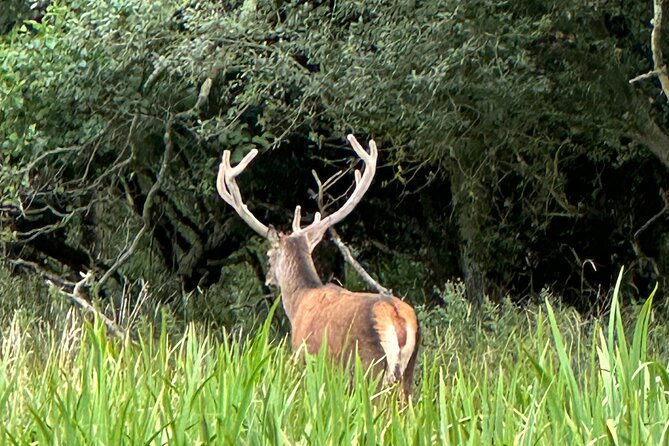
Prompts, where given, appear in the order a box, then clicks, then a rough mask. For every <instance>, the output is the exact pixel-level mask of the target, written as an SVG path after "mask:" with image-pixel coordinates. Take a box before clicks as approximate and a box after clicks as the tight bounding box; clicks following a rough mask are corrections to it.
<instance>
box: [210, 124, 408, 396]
mask: <svg viewBox="0 0 669 446" xmlns="http://www.w3.org/2000/svg"><path fill="white" fill-rule="evenodd" d="M348 140H349V142H350V143H351V145H352V146H353V149H354V150H355V152H356V153H357V154H358V156H359V157H360V158H362V160H363V161H364V164H365V168H364V172H363V173H362V174H360V171H359V170H356V171H355V183H356V185H355V190H354V192H353V194H352V195H351V196H350V197H349V198H348V200H347V201H346V203H344V205H343V206H342V207H341V208H340V209H338V210H337V211H336V212H334V213H332V214H330V215H328V216H327V217H324V218H321V216H320V214H319V213H316V214H315V216H314V221H313V223H311V224H310V225H308V226H306V227H304V228H303V227H302V226H301V224H300V219H301V211H300V206H297V207H296V209H295V216H294V218H293V232H292V233H290V234H283V233H280V232H277V231H276V230H274V229H273V228H268V227H267V226H265V225H264V224H262V223H261V222H260V221H259V220H258V219H257V218H256V217H255V216H254V215H253V214H252V213H251V212H250V211H249V209H248V207H247V206H246V205H245V204H244V201H243V200H242V196H241V193H240V191H239V186H238V185H237V182H236V177H237V176H239V174H241V173H242V172H243V171H244V169H245V168H246V166H248V164H249V163H250V162H251V160H253V158H254V157H255V156H256V155H257V154H258V151H257V150H255V149H254V150H252V151H250V152H249V153H248V154H247V155H246V156H245V157H244V159H242V161H241V162H240V163H239V164H238V165H237V166H235V167H232V165H231V164H230V151H228V150H226V151H225V152H224V153H223V161H222V162H221V164H220V167H219V170H218V179H217V182H216V186H217V189H218V193H219V194H220V195H221V198H223V200H225V202H226V203H228V204H229V205H230V206H232V207H233V208H234V210H235V211H236V212H237V214H239V216H240V217H241V218H242V219H243V220H244V221H245V222H246V224H248V225H249V226H250V227H251V228H252V229H253V230H254V231H256V232H257V233H258V234H260V235H261V236H263V237H266V238H267V239H268V240H269V242H270V248H269V251H268V254H267V255H268V257H269V271H268V273H267V284H268V285H272V286H278V287H279V289H280V291H281V296H282V302H283V307H284V309H285V310H286V314H287V315H288V319H289V320H290V325H291V339H292V346H293V350H294V351H299V349H300V348H303V346H304V347H306V350H307V351H308V352H309V353H316V352H318V350H319V349H320V348H321V347H322V345H321V344H322V343H323V342H324V340H325V342H326V343H327V345H326V348H327V353H328V355H330V356H332V357H333V358H337V359H339V360H342V361H348V360H350V359H351V355H352V354H353V353H354V352H355V351H357V352H358V354H359V356H360V359H361V362H362V364H363V365H364V366H365V367H370V366H372V367H374V371H376V372H377V373H381V372H383V373H384V383H385V384H390V383H394V382H396V381H398V380H401V381H402V389H403V392H404V394H405V396H408V395H410V393H411V387H412V385H413V369H414V364H415V362H416V354H417V351H418V342H419V328H418V321H417V319H416V314H415V312H414V310H413V308H412V307H411V306H410V305H408V304H407V303H405V302H403V301H402V300H400V299H398V298H397V297H395V296H388V295H383V294H378V293H354V292H351V291H349V290H347V289H344V288H341V287H339V286H337V285H334V284H327V285H323V283H322V282H321V280H320V278H319V276H318V273H317V272H316V267H315V266H314V262H313V260H312V258H311V253H312V251H313V250H314V248H315V247H316V245H318V243H319V242H320V241H321V239H322V238H323V235H324V234H325V231H327V229H328V228H329V227H330V226H332V225H334V224H336V223H338V222H340V221H341V220H343V219H344V218H345V217H346V216H347V215H348V214H350V213H351V211H353V209H354V208H355V206H356V205H357V204H358V203H359V202H360V200H361V199H362V196H363V195H364V194H365V192H367V189H369V186H370V184H371V183H372V179H373V178H374V173H375V171H376V158H377V155H378V151H377V148H376V144H375V143H374V141H370V142H369V153H367V152H366V151H365V149H363V148H362V146H361V145H360V144H359V143H358V141H357V140H356V139H355V137H354V136H353V135H348Z"/></svg>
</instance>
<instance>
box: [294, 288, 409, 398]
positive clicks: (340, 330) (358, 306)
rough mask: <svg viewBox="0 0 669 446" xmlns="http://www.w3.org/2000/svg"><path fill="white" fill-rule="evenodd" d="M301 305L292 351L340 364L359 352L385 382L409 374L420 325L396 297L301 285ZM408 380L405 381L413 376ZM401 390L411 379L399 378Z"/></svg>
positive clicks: (295, 317) (364, 363) (407, 307)
mask: <svg viewBox="0 0 669 446" xmlns="http://www.w3.org/2000/svg"><path fill="white" fill-rule="evenodd" d="M298 293H303V294H304V295H303V296H300V297H301V299H299V300H301V303H300V306H299V307H298V308H297V311H296V312H295V315H294V317H293V320H292V321H291V340H292V346H293V350H294V351H300V349H301V348H305V349H306V351H307V352H309V353H310V354H315V353H318V351H319V350H320V349H321V348H322V347H323V345H322V344H323V342H324V341H325V342H326V343H327V345H326V346H325V348H326V349H327V354H328V355H329V356H331V357H332V358H334V359H336V360H340V361H341V362H342V363H346V362H348V361H351V360H352V358H353V355H354V354H355V353H356V351H357V353H358V355H359V357H360V360H361V362H362V365H363V366H364V367H365V368H368V367H370V366H372V367H373V371H374V372H375V373H381V372H383V373H384V379H383V382H384V383H386V384H389V383H394V382H396V381H398V380H399V379H400V378H401V377H403V376H404V377H411V378H412V377H413V366H414V363H415V358H416V353H417V350H418V349H417V348H416V346H417V343H418V341H419V340H418V339H417V338H418V323H417V320H416V316H415V313H414V311H413V309H412V308H411V306H409V305H408V304H407V303H405V302H403V301H402V300H400V299H399V298H397V297H395V296H384V295H380V294H376V293H354V292H351V291H348V290H346V289H345V288H341V287H339V286H336V285H333V284H327V285H324V286H322V287H319V288H313V289H302V290H300V291H298ZM411 378H409V380H411ZM403 388H404V390H405V391H407V392H410V391H411V383H406V382H403Z"/></svg>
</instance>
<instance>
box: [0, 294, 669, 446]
mask: <svg viewBox="0 0 669 446" xmlns="http://www.w3.org/2000/svg"><path fill="white" fill-rule="evenodd" d="M618 290H619V288H616V290H615V293H614V295H613V301H612V309H611V312H610V316H609V319H608V321H604V322H602V323H599V322H597V321H594V322H583V321H582V320H580V319H579V318H577V317H575V316H574V315H573V313H570V312H568V311H566V310H563V309H560V308H558V307H554V306H552V305H551V304H550V303H549V302H546V303H545V304H544V305H542V306H540V307H537V308H536V311H528V312H525V313H521V316H519V317H517V318H516V319H515V321H514V324H513V326H511V327H509V326H505V327H503V328H504V329H502V328H500V327H498V328H495V329H493V331H495V330H496V331H497V333H498V334H497V335H494V336H491V334H490V333H491V329H490V328H489V327H488V328H485V327H482V326H480V325H472V327H471V333H467V334H464V333H458V332H456V331H453V330H452V329H451V330H445V331H443V332H442V333H441V334H435V332H434V331H432V330H427V331H428V333H426V337H427V338H428V341H429V342H428V346H427V347H425V348H424V349H423V351H422V353H421V364H420V368H419V370H418V373H417V385H416V389H415V394H414V396H413V398H412V400H411V401H410V402H408V403H407V404H403V403H402V402H401V401H400V400H399V399H398V397H397V392H396V391H395V390H389V391H381V392H377V386H376V382H375V380H373V379H370V378H369V377H365V371H364V370H362V369H361V368H360V367H359V365H358V366H357V367H355V368H354V372H353V373H350V372H348V371H345V370H341V369H339V368H337V367H333V366H331V365H330V364H329V362H328V361H327V360H326V358H325V357H324V356H323V355H319V356H316V357H310V358H307V360H306V362H305V361H303V360H301V359H296V358H293V357H292V355H291V353H290V351H289V348H288V346H287V345H286V342H285V340H274V339H272V336H271V335H270V333H271V330H270V320H269V319H268V320H267V321H266V322H265V324H264V325H263V326H262V327H259V329H258V331H257V333H256V334H255V335H254V336H252V337H250V338H244V340H242V339H241V335H236V334H231V333H224V334H222V335H221V334H220V333H207V331H206V330H205V329H202V328H198V327H196V326H195V325H190V326H189V327H188V328H187V329H186V330H185V331H184V332H183V334H182V335H179V336H178V337H176V338H172V337H170V336H169V335H168V330H167V329H166V328H165V327H164V326H163V327H159V328H157V329H156V332H155V333H152V332H145V333H144V334H143V335H141V336H139V343H138V344H134V343H131V342H130V341H129V340H125V341H120V340H118V339H110V338H109V337H108V336H107V334H106V332H105V329H104V326H103V325H102V324H100V323H98V322H93V323H88V322H81V321H80V320H79V318H78V317H77V316H76V314H71V315H70V317H69V318H68V319H67V321H68V322H67V323H66V324H63V326H62V327H59V329H58V330H56V329H54V328H50V329H48V330H50V331H48V332H46V333H44V332H42V333H40V334H39V336H40V338H39V339H40V343H39V344H37V343H35V342H34V339H33V338H32V336H34V333H35V329H36V328H38V329H40V330H43V329H44V327H43V326H42V325H39V324H38V321H34V320H30V319H28V320H27V319H26V318H25V317H24V316H22V315H21V314H20V313H16V314H15V315H14V316H13V317H12V318H10V319H9V320H8V322H7V323H6V324H4V326H3V328H2V333H1V336H0V414H2V428H1V429H0V444H20V445H24V444H34V443H37V444H67V445H76V444H110V445H111V444H114V445H116V444H133V445H134V444H156V445H157V444H188V445H191V444H291V445H292V444H313V445H324V444H345V445H349V444H366V445H373V444H393V445H433V444H458V445H460V444H471V445H481V444H496V445H502V444H521V445H537V444H550V445H553V444H560V443H562V444H569V445H572V444H575V445H580V444H583V445H586V444H588V445H590V444H607V445H608V444H619V445H623V444H625V445H627V444H634V445H643V444H649V445H655V444H659V445H661V444H669V376H668V373H667V364H666V363H662V362H658V361H655V360H653V358H652V357H651V355H650V354H649V352H648V340H649V336H650V335H649V327H650V324H651V322H650V321H651V319H652V317H651V316H652V310H651V308H652V296H651V298H649V299H648V301H647V302H646V303H645V304H644V305H643V307H642V308H641V309H640V310H639V311H638V314H637V317H636V320H635V321H634V324H633V325H632V329H631V330H627V331H626V328H625V324H624V323H623V318H622V316H621V312H620V306H619V300H618ZM513 311H516V312H518V311H519V310H513ZM277 317H279V316H277ZM459 336H461V337H463V338H464V337H467V338H468V339H471V338H475V339H479V342H477V343H474V344H471V345H469V346H468V348H457V346H458V345H460V346H461V345H462V344H460V343H459V342H460V341H459ZM558 442H560V443H558Z"/></svg>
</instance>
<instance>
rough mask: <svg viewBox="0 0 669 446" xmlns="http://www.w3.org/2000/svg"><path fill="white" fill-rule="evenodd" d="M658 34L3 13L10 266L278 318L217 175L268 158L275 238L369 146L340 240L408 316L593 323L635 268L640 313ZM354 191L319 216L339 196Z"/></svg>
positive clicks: (668, 151)
mask: <svg viewBox="0 0 669 446" xmlns="http://www.w3.org/2000/svg"><path fill="white" fill-rule="evenodd" d="M653 11H654V9H653V4H652V2H650V1H648V2H628V1H625V2H624V1H614V2H611V1H594V2H585V1H580V0H575V1H570V2H567V3H566V4H565V3H564V2H555V1H548V2H546V1H526V2H497V1H489V0H476V1H471V2H464V3H463V2H460V1H440V2H418V1H417V2H362V1H340V2H319V1H313V2H304V1H290V2H264V1H252V0H246V1H225V2H213V1H200V2H175V1H168V0H161V1H151V2H144V1H139V0H137V1H134V0H127V1H124V2H102V3H100V4H97V3H96V4H94V5H93V4H91V3H90V2H87V1H78V0H73V1H67V2H58V3H56V2H49V1H47V2H44V1H42V2H24V1H20V0H10V1H9V2H8V7H6V8H3V11H2V12H0V32H2V37H1V41H0V45H1V46H0V53H1V54H2V56H3V57H2V60H1V61H0V64H1V67H2V70H0V92H1V94H0V115H1V117H0V144H1V150H2V152H1V158H0V161H1V164H0V181H1V183H2V188H1V190H0V192H1V193H2V195H1V196H0V230H1V231H2V232H1V239H0V249H2V259H3V260H2V262H3V263H4V264H5V267H6V268H9V269H10V270H11V272H12V274H14V275H21V276H37V277H41V278H45V279H48V280H50V281H51V282H52V283H56V284H58V285H59V286H61V287H64V288H65V289H70V290H71V289H72V287H73V286H74V284H75V283H76V282H77V281H79V280H80V277H79V273H80V272H87V271H91V273H92V275H93V277H94V281H93V284H94V285H93V286H92V288H91V289H90V293H89V294H91V295H92V294H96V293H97V294H98V295H99V297H100V298H101V299H107V298H111V296H114V295H117V294H118V293H119V291H120V290H124V292H131V293H132V292H134V293H139V292H140V289H141V284H140V281H142V280H145V281H147V282H148V283H151V284H152V286H153V289H152V298H153V299H156V300H158V301H160V302H162V303H168V304H173V305H175V306H176V307H180V306H182V305H184V302H185V301H186V300H188V299H190V297H192V296H199V295H200V294H201V293H204V294H205V296H204V297H201V296H200V297H197V298H198V299H206V301H207V302H208V303H207V304H206V305H207V306H210V307H217V308H219V310H218V311H217V313H216V314H218V317H221V318H222V320H230V318H232V319H234V318H236V317H238V316H239V314H237V313H234V311H235V310H234V308H239V306H240V305H241V306H245V307H247V309H248V308H251V309H254V308H255V309H257V308H267V306H268V304H267V302H269V301H270V300H271V298H270V297H269V296H270V294H269V293H270V292H269V290H268V289H267V288H265V285H264V277H265V271H266V267H267V265H266V259H265V249H264V245H263V244H262V240H261V238H259V237H258V236H256V235H254V234H253V233H252V231H250V230H249V229H248V228H247V227H246V226H245V225H244V223H243V222H241V221H240V220H239V219H238V217H237V215H236V214H235V213H234V212H233V211H232V210H231V209H229V208H228V207H227V206H225V204H224V203H223V202H222V201H221V200H220V198H219V197H218V196H217V194H216V192H215V188H214V180H215V175H216V169H217V166H218V163H219V162H220V156H221V154H222V152H223V150H225V149H228V150H231V151H232V153H233V160H234V161H235V162H236V161H239V160H240V159H241V158H242V157H243V156H244V155H245V154H246V153H247V152H248V151H249V150H251V149H254V148H255V149H258V150H259V151H260V155H259V156H258V158H257V159H256V161H255V162H254V166H253V169H250V170H249V171H248V172H246V173H245V174H244V175H243V177H242V178H241V179H240V186H241V188H242V189H243V191H244V196H245V197H247V198H248V202H249V206H250V207H251V208H252V209H253V212H254V213H255V214H256V215H258V216H259V218H261V219H262V220H263V221H267V222H272V223H273V224H274V225H276V226H277V227H279V229H281V225H286V226H287V225H288V224H289V222H290V218H291V216H292V212H293V209H294V206H295V205H297V204H301V205H302V207H303V209H304V210H305V211H306V214H307V217H305V218H307V219H308V218H310V217H309V216H313V213H314V212H315V211H317V210H318V204H317V199H316V196H315V191H316V190H317V187H316V183H315V181H314V178H313V176H312V170H315V171H317V172H318V174H319V175H320V176H321V178H327V177H328V176H329V175H332V174H334V173H336V172H338V171H342V170H343V171H346V169H350V168H351V167H355V166H354V161H355V159H356V158H355V157H354V155H353V153H352V151H351V150H350V148H349V147H348V146H347V145H346V141H345V138H344V137H345V135H346V134H347V133H349V132H353V133H355V134H356V135H357V136H358V137H359V138H360V139H361V140H365V141H366V140H368V139H371V138H374V139H375V140H376V141H377V143H378V145H379V148H380V155H379V168H378V172H377V175H376V178H375V180H374V183H373V185H372V187H371V189H370V191H369V192H368V194H367V196H366V197H365V199H364V200H363V201H362V203H361V204H360V205H359V206H358V207H357V208H356V211H355V213H354V215H352V216H351V217H350V218H349V219H347V220H346V221H344V222H342V224H341V225H340V227H338V231H339V233H340V235H341V237H342V239H343V240H344V241H345V242H346V243H347V245H349V246H350V247H351V248H352V249H353V252H354V253H355V255H356V257H357V258H358V259H360V260H361V261H363V263H364V266H365V267H366V268H367V270H368V271H369V272H370V273H371V274H372V275H373V276H374V277H376V278H377V279H378V280H379V282H380V283H382V284H383V285H385V286H386V287H388V288H391V289H393V291H394V292H395V293H396V294H398V295H401V296H408V297H407V299H408V300H409V301H411V302H414V303H423V304H426V305H428V306H433V305H440V304H441V303H443V302H442V300H441V298H440V294H439V292H438V291H439V290H440V289H442V288H443V287H444V284H445V283H446V282H447V281H449V280H457V279H462V280H463V281H464V284H465V286H466V292H467V298H468V299H469V300H470V301H471V302H474V303H481V302H483V300H484V296H488V297H489V298H490V299H492V300H493V301H499V300H501V299H503V298H506V297H510V299H511V300H513V301H515V302H518V303H523V302H527V301H528V300H530V301H531V300H534V299H536V298H537V297H538V296H539V295H540V294H541V292H542V290H546V289H549V290H551V292H553V293H554V294H555V295H557V296H560V297H561V298H562V299H563V300H564V302H565V303H567V304H569V305H573V306H575V307H576V308H577V309H578V310H579V311H582V312H586V313H595V314H598V313H600V312H602V311H604V310H605V307H606V305H607V303H608V302H609V290H610V289H611V287H612V285H613V283H614V282H615V278H616V277H617V273H618V271H619V269H620V267H622V266H625V267H626V271H627V273H626V278H625V281H624V283H625V284H626V285H625V286H626V287H627V288H628V290H627V294H626V295H627V296H633V297H634V296H636V297H645V296H647V295H648V293H649V291H650V290H651V289H652V288H653V287H654V286H655V284H656V283H659V285H660V290H661V293H663V292H664V287H665V286H666V278H667V274H669V238H668V236H667V230H666V229H667V226H668V224H669V221H668V217H669V215H668V214H667V210H668V209H669V196H668V195H667V193H668V192H667V191H668V190H669V189H668V185H667V182H668V180H669V171H668V169H669V136H668V135H669V124H668V120H667V111H668V108H667V98H666V96H665V94H664V93H663V91H662V85H661V76H657V75H658V74H659V75H661V74H662V73H664V71H663V70H664V68H663V65H662V61H661V60H655V59H656V58H657V56H658V55H659V57H661V53H659V51H656V52H654V51H653V50H654V48H653V47H652V45H651V42H652V40H651V32H652V31H653V22H652V19H653V15H654V12H653ZM661 24H662V23H660V25H661ZM660 31H661V30H660ZM659 35H661V34H659ZM668 41H669V39H664V41H663V40H661V39H658V42H659V46H657V48H655V50H661V49H663V48H665V47H664V46H663V45H666V42H668ZM654 56H656V57H655V59H654ZM657 66H659V67H661V68H662V69H661V70H658V71H657V72H655V73H654V75H649V76H646V77H644V78H642V79H639V80H637V81H636V82H633V83H630V82H629V81H630V80H631V79H633V78H635V77H637V76H639V75H641V74H644V73H648V72H649V71H652V70H653V69H654V68H656V67H657ZM347 172H348V175H345V176H344V177H343V178H342V180H341V181H339V182H338V183H337V184H336V185H335V186H334V187H333V188H331V189H330V191H329V192H330V194H329V196H328V197H326V200H325V201H326V203H325V205H326V209H327V206H328V205H330V206H335V207H336V205H337V204H338V203H341V202H342V200H343V199H345V197H346V194H347V193H348V192H350V191H349V189H348V188H349V187H350V185H351V184H352V174H351V171H350V170H349V171H347ZM316 262H317V264H318V265H317V266H318V270H319V271H320V272H321V273H322V274H323V275H324V279H325V280H330V279H333V280H336V281H340V282H343V283H346V284H348V286H353V287H355V286H356V284H357V286H359V287H363V286H362V284H361V283H360V281H359V279H358V278H357V277H356V276H355V274H354V273H352V272H351V270H350V268H349V267H347V266H346V263H345V261H344V259H343V258H342V256H341V255H340V254H339V252H338V250H337V249H336V247H335V246H334V244H332V243H331V242H329V241H328V240H326V241H325V242H324V243H323V244H322V246H321V247H319V248H318V250H317V252H316ZM211 287H214V288H215V289H216V292H215V293H208V291H207V290H208V289H210V288H211ZM240 287H241V288H243V289H245V290H249V289H250V290H252V292H248V293H246V294H245V295H240V292H239V290H240V289H241V288H240ZM133 290H134V291H133ZM189 296H190V297H189ZM187 298H188V299H187ZM223 323H225V322H223Z"/></svg>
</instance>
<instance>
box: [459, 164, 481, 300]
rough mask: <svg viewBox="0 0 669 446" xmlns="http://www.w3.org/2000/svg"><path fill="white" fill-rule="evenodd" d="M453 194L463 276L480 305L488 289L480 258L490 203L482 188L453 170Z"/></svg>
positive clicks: (470, 292) (469, 294) (466, 285)
mask: <svg viewBox="0 0 669 446" xmlns="http://www.w3.org/2000/svg"><path fill="white" fill-rule="evenodd" d="M451 190H452V191H453V205H454V209H455V213H456V222H457V227H458V236H459V238H460V267H461V269H462V273H463V276H464V282H465V288H466V290H467V298H468V299H469V301H470V302H472V303H474V304H476V305H481V304H482V303H483V299H484V295H485V289H486V274H485V266H484V265H483V264H482V263H481V261H480V260H479V259H480V258H481V254H482V253H481V250H482V249H483V246H480V240H481V239H480V237H479V236H480V232H481V227H482V224H483V222H484V221H485V220H486V218H487V216H488V212H487V211H486V209H487V208H488V207H489V203H490V200H489V199H488V198H487V195H488V194H487V192H486V191H485V190H484V187H482V185H480V184H476V183H475V182H474V181H472V180H471V179H469V178H467V176H466V175H465V174H464V173H463V172H462V171H461V170H460V169H459V168H455V169H452V170H451Z"/></svg>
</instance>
